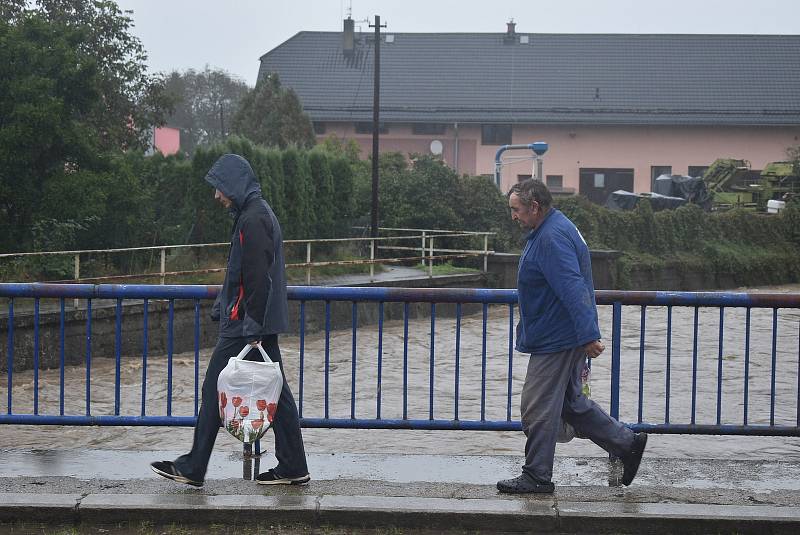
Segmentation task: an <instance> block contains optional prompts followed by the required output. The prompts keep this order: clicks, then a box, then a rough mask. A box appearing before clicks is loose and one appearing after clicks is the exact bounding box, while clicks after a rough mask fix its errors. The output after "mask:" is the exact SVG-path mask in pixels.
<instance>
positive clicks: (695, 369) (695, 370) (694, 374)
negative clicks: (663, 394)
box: [692, 307, 700, 425]
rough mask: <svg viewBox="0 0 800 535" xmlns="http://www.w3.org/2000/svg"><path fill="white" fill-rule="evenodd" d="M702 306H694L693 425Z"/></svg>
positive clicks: (693, 421) (695, 411)
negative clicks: (698, 335)
mask: <svg viewBox="0 0 800 535" xmlns="http://www.w3.org/2000/svg"><path fill="white" fill-rule="evenodd" d="M699 315H700V307H694V330H693V335H692V425H694V423H695V421H696V418H697V334H698V322H699Z"/></svg>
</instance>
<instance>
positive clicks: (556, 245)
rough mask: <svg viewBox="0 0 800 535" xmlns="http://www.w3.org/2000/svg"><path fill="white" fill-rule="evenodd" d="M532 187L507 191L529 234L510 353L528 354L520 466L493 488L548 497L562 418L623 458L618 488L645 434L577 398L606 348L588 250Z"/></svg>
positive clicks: (543, 193) (542, 191) (628, 476)
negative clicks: (591, 362)
mask: <svg viewBox="0 0 800 535" xmlns="http://www.w3.org/2000/svg"><path fill="white" fill-rule="evenodd" d="M552 202H553V197H552V196H551V195H550V191H549V190H548V189H547V186H545V185H544V184H543V183H542V182H541V181H539V180H525V181H523V182H519V183H517V184H515V185H514V186H512V188H511V190H510V191H509V192H508V205H509V207H510V208H511V218H512V219H513V220H515V221H517V222H518V223H519V224H520V225H521V226H522V227H523V228H524V229H526V230H529V231H530V233H529V234H528V236H527V240H526V244H525V249H524V250H523V252H522V255H521V256H520V259H519V272H518V275H517V290H518V299H519V309H520V320H519V324H517V342H516V349H517V351H520V352H522V353H529V354H530V359H529V361H528V371H527V375H526V376H525V384H524V385H523V387H522V399H521V401H520V414H521V419H522V430H523V431H524V432H525V436H526V437H527V441H526V443H525V465H524V466H523V467H522V474H521V475H519V476H518V477H516V478H514V479H508V480H504V481H498V482H497V488H498V490H500V492H507V493H516V494H524V493H552V492H553V490H554V488H555V487H554V486H553V483H552V481H551V479H552V476H553V457H554V455H555V448H556V437H557V435H558V428H559V426H560V424H561V420H562V418H563V419H564V420H565V421H567V422H568V423H569V424H571V425H572V426H573V427H574V428H575V433H576V435H577V436H580V437H585V438H589V439H591V440H592V441H593V442H594V443H595V444H597V445H598V446H600V447H602V448H603V449H605V450H606V451H608V452H609V453H611V454H612V455H614V456H616V457H618V458H620V459H622V461H623V465H624V472H623V476H622V483H623V484H625V485H630V484H631V482H632V481H633V478H634V477H635V476H636V471H637V470H638V469H639V463H640V461H641V459H642V454H643V453H644V448H645V444H646V443H647V435H646V434H645V433H638V434H634V433H633V432H632V431H631V430H630V429H628V428H627V427H625V426H624V425H622V424H621V423H620V422H618V421H617V420H615V419H614V418H612V417H611V416H609V415H608V414H607V413H606V412H605V411H604V410H603V409H601V408H600V407H599V406H598V405H597V404H596V403H595V402H594V401H592V400H591V399H589V398H587V397H586V396H584V395H583V394H582V392H581V377H580V375H581V371H582V370H583V367H584V365H585V363H586V358H587V357H589V358H595V357H597V356H599V355H600V353H602V352H603V350H604V349H605V346H604V345H603V343H602V341H601V340H600V329H599V327H598V323H597V308H596V305H595V299H594V285H593V284H592V263H591V259H590V257H589V248H588V247H587V245H586V242H585V241H584V239H583V237H582V236H581V234H580V232H578V229H577V228H576V227H575V225H574V224H573V223H572V221H570V220H569V219H568V218H567V217H566V216H565V215H564V214H562V213H561V212H560V211H558V210H556V209H555V208H553V207H552Z"/></svg>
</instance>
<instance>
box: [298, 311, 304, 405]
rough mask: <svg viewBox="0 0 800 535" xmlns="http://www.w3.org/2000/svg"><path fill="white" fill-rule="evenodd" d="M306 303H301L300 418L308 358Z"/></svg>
mask: <svg viewBox="0 0 800 535" xmlns="http://www.w3.org/2000/svg"><path fill="white" fill-rule="evenodd" d="M305 349H306V302H305V301H300V370H299V374H300V377H299V379H298V381H299V383H300V384H299V385H298V387H297V389H298V392H297V414H298V416H299V417H300V418H302V417H303V367H304V366H303V362H304V360H305V356H306V351H305Z"/></svg>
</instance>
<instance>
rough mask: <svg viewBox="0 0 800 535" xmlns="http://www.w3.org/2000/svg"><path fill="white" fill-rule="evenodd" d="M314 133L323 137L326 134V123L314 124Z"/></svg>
mask: <svg viewBox="0 0 800 535" xmlns="http://www.w3.org/2000/svg"><path fill="white" fill-rule="evenodd" d="M314 133H315V134H317V135H321V134H324V133H325V123H318V122H314Z"/></svg>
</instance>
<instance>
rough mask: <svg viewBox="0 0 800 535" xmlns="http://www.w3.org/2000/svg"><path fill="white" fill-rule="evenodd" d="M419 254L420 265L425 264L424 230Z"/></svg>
mask: <svg viewBox="0 0 800 535" xmlns="http://www.w3.org/2000/svg"><path fill="white" fill-rule="evenodd" d="M419 256H420V257H421V258H422V266H423V267H424V266H425V231H424V230H423V231H422V249H420V251H419Z"/></svg>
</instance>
